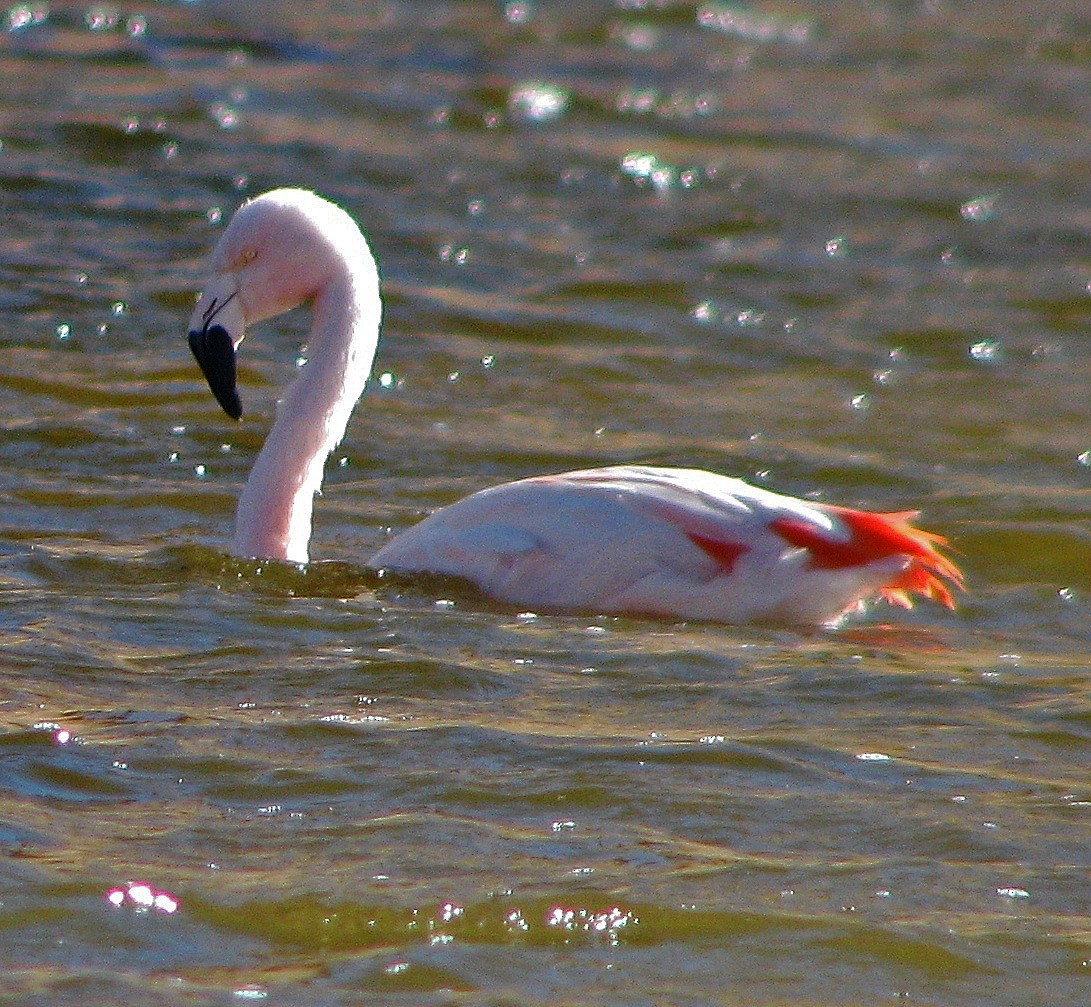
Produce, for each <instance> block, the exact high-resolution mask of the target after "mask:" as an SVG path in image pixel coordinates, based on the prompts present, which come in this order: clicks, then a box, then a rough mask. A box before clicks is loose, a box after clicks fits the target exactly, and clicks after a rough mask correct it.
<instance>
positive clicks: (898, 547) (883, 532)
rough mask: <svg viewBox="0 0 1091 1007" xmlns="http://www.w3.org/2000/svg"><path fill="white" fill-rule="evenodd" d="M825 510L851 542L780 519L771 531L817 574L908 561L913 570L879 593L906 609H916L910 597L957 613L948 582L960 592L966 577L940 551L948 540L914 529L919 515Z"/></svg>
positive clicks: (798, 522)
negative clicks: (803, 553) (806, 556)
mask: <svg viewBox="0 0 1091 1007" xmlns="http://www.w3.org/2000/svg"><path fill="white" fill-rule="evenodd" d="M823 510H825V511H826V512H827V513H830V514H832V515H833V516H834V517H835V518H837V519H838V520H839V521H840V522H841V523H842V524H843V525H844V526H845V527H846V528H847V529H848V532H849V536H848V538H847V539H844V540H841V539H836V538H830V537H829V533H827V532H824V531H822V530H821V529H819V528H816V527H815V526H814V525H812V524H808V523H807V522H806V521H801V520H798V519H795V518H778V519H777V520H775V521H772V522H770V525H769V526H770V528H771V529H772V530H773V531H775V532H776V533H777V534H778V535H779V536H780V537H781V538H783V539H784V540H785V541H786V542H787V543H788V544H789V545H793V546H796V547H797V548H799V549H806V550H807V551H808V552H809V553H810V555H811V565H812V566H813V567H816V568H819V569H825V570H841V569H845V568H846V567H851V566H866V565H867V564H869V563H875V562H877V561H879V560H883V559H889V558H890V557H892V556H904V557H905V558H906V559H907V560H908V561H909V565H908V566H907V567H906V568H905V569H904V570H902V572H901V573H899V574H898V575H897V576H895V577H894V578H893V579H892V580H891V581H890V583H888V584H885V585H884V586H883V587H882V588H881V589H880V593H881V594H882V596H883V597H884V598H886V600H887V601H889V602H892V603H893V604H895V605H901V606H902V607H903V608H911V607H912V605H913V601H912V598H911V595H912V594H919V595H920V596H921V597H923V598H932V599H933V600H935V601H938V602H940V604H942V605H946V606H947V607H948V608H954V607H955V603H954V599H953V598H952V597H951V592H950V590H949V588H948V586H947V584H945V583H944V579H946V580H947V581H949V582H950V583H951V585H953V586H954V587H957V588H959V589H962V587H963V581H962V571H961V570H959V568H958V567H957V566H955V564H954V563H952V562H951V560H949V559H948V558H947V557H946V556H944V555H943V554H942V553H941V552H940V551H939V548H938V547H940V546H945V545H946V544H947V539H945V538H944V537H943V536H942V535H936V534H935V533H934V532H929V531H924V530H922V529H920V528H916V527H914V526H913V525H912V524H911V523H910V522H911V521H912V520H913V519H914V518H916V517H917V512H916V511H899V512H897V513H889V514H875V513H872V512H870V511H860V510H852V509H851V508H848V507H833V506H824V507H823Z"/></svg>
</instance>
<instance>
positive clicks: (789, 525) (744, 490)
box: [189, 189, 962, 624]
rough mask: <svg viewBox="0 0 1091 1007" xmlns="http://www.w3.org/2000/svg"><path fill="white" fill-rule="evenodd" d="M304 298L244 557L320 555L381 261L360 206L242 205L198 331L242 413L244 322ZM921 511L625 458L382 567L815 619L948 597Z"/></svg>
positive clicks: (693, 614) (431, 536) (656, 605)
mask: <svg viewBox="0 0 1091 1007" xmlns="http://www.w3.org/2000/svg"><path fill="white" fill-rule="evenodd" d="M304 302H306V303H310V304H311V305H312V309H313V321H312V328H311V333H310V336H309V338H308V340H307V346H308V352H309V355H310V356H309V361H308V363H307V364H306V365H305V366H304V367H303V368H302V370H301V372H300V373H299V375H298V376H297V377H296V378H295V380H294V381H293V382H292V383H291V385H290V386H289V387H288V389H287V390H286V392H285V394H284V396H283V398H282V400H281V401H280V402H279V404H278V407H277V417H276V420H275V422H274V424H273V427H272V429H271V431H270V433H269V436H268V437H267V439H266V441H265V444H264V446H263V447H262V450H261V452H260V454H259V455H258V459H257V461H256V462H255V464H254V467H253V469H252V471H251V474H250V478H249V479H248V481H247V485H246V487H245V489H244V490H243V492H242V494H241V496H240V498H239V505H238V511H237V515H236V522H235V538H234V541H233V544H232V551H233V552H235V553H236V554H237V555H240V556H248V557H260V558H267V559H275V560H286V561H289V562H295V563H305V562H307V559H308V555H309V551H308V549H309V542H310V535H311V514H312V509H313V502H314V496H315V494H316V493H317V492H318V491H319V489H320V487H321V484H322V470H323V466H324V463H325V460H326V458H327V456H328V455H329V453H330V452H331V451H332V450H333V448H334V447H335V446H336V445H337V444H338V443H339V442H340V440H341V438H342V437H343V436H344V433H345V428H346V426H347V424H348V420H349V417H350V415H351V413H352V410H353V408H354V406H355V404H356V401H357V400H358V399H359V397H360V395H361V394H362V392H363V390H364V385H365V383H366V381H367V377H368V374H369V373H370V370H371V365H372V362H373V359H374V356H375V351H376V348H377V343H378V337H379V328H380V324H381V318H382V302H381V299H380V294H379V278H378V270H377V267H376V265H375V260H374V257H373V256H372V253H371V250H370V248H369V246H368V243H367V240H366V239H365V238H364V236H363V234H362V233H361V232H360V229H359V227H358V226H357V225H356V223H355V222H354V221H353V220H352V218H351V217H350V216H349V215H348V214H347V213H345V212H344V211H343V210H341V209H340V208H338V207H336V206H334V205H333V204H332V203H329V202H327V201H326V200H324V199H322V198H321V197H319V196H316V195H315V194H314V193H311V192H306V191H304V190H300V189H278V190H274V191H273V192H269V193H266V194H264V195H262V196H258V197H256V198H255V199H253V200H250V201H249V202H248V203H245V204H243V206H242V207H241V208H240V209H239V211H238V212H237V213H236V215H235V216H234V217H233V218H232V221H231V223H230V224H229V226H228V228H227V229H226V231H225V232H224V234H223V236H222V237H221V238H220V241H219V242H218V243H217V245H216V249H215V250H214V252H213V255H212V276H211V277H210V278H209V280H208V282H207V283H206V284H205V287H204V289H203V291H202V294H201V297H200V298H199V300H198V302H197V306H196V308H195V309H194V312H193V316H192V318H191V319H190V327H189V341H190V346H191V347H192V349H193V352H194V355H195V356H196V358H197V360H198V363H199V364H200V366H201V369H202V370H203V371H204V373H205V376H206V377H207V379H208V382H209V385H210V387H211V388H212V391H213V393H214V394H215V396H216V398H217V400H218V401H219V402H220V404H221V406H223V408H224V410H225V411H226V412H227V413H228V415H230V416H232V417H233V418H235V419H238V418H239V417H240V416H241V413H242V403H241V401H240V399H239V396H238V390H237V388H236V369H235V353H236V350H237V348H238V345H239V343H241V342H242V339H243V335H244V333H245V329H246V326H247V325H248V324H251V323H253V322H256V321H260V320H262V319H264V318H269V317H272V316H273V315H276V314H280V313H281V312H284V311H287V310H289V309H290V308H293V307H295V306H296V305H297V304H300V303H304ZM913 517H915V513H912V512H906V513H895V514H876V513H871V512H867V511H858V510H851V509H848V508H841V507H834V506H830V505H824V504H813V503H807V502H805V501H802V500H797V499H793V498H792V497H787V496H781V495H779V494H776V493H771V492H769V491H768V490H764V489H760V488H757V487H754V486H750V485H748V484H746V483H744V482H742V481H740V480H738V479H731V478H728V477H726V476H721V475H715V474H713V473H710V472H702V471H697V470H694V469H672V468H653V467H644V466H615V467H610V468H600V469H588V470H585V471H579V472H568V473H563V474H560V475H546V476H537V477H533V478H530V479H523V480H520V481H518V482H513V483H507V484H505V485H502V486H497V487H494V488H492V489H486V490H482V491H481V492H479V493H475V494H473V495H472V496H469V497H467V498H465V499H464V500H462V501H459V502H458V503H455V504H452V505H451V506H449V507H445V508H443V509H441V510H439V511H437V512H436V513H434V514H432V515H431V516H430V517H428V518H426V519H425V520H424V521H422V522H420V524H418V525H416V526H415V527H412V528H409V529H407V530H405V531H403V532H402V533H401V534H400V535H397V536H396V537H395V538H393V539H392V540H391V541H389V542H388V543H387V544H386V545H385V546H383V547H382V548H381V549H380V550H379V552H378V553H377V554H376V555H375V556H373V557H372V558H371V559H370V560H369V561H368V565H369V566H371V567H373V568H376V569H390V570H395V571H398V572H400V573H414V572H420V573H425V572H427V573H438V574H446V575H452V576H458V577H462V578H465V579H466V580H468V581H470V582H472V583H473V584H475V585H476V586H477V587H478V588H479V589H480V590H481V591H482V592H484V593H485V594H486V595H488V596H490V597H492V598H495V599H497V600H499V601H502V602H508V603H511V604H515V605H520V606H528V607H535V608H540V609H549V610H560V611H593V612H614V613H619V612H633V613H641V614H649V615H659V616H669V617H678V618H693V619H709V620H716V621H722V622H736V623H737V622H749V621H756V620H775V621H781V622H790V623H797V624H821V623H827V622H830V621H832V620H835V619H836V618H838V616H840V615H841V614H842V613H844V612H846V611H848V610H851V609H853V608H855V607H857V606H858V605H859V604H860V603H861V602H862V601H864V600H867V599H870V598H874V597H880V596H881V597H885V598H886V599H887V600H889V601H892V602H894V603H896V604H899V605H904V606H907V607H908V606H909V605H911V604H912V602H911V596H912V595H913V594H919V595H921V596H923V597H928V598H932V599H934V600H936V601H939V602H941V603H942V604H945V605H947V606H948V607H953V602H952V598H951V593H950V590H949V589H948V586H947V585H948V584H949V585H953V586H956V587H961V586H962V578H961V574H960V572H959V570H958V568H957V567H956V566H955V565H954V564H953V563H952V562H951V561H950V560H948V559H947V558H946V557H945V556H944V555H943V554H942V553H941V552H940V551H939V548H937V547H939V546H942V545H943V544H944V540H943V539H942V538H941V537H940V536H938V535H933V534H931V533H929V532H925V531H921V530H920V529H917V528H915V527H914V526H913V525H912V524H911V523H910V522H911V519H912V518H913Z"/></svg>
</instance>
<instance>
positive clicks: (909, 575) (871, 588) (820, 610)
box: [369, 465, 960, 624]
mask: <svg viewBox="0 0 1091 1007" xmlns="http://www.w3.org/2000/svg"><path fill="white" fill-rule="evenodd" d="M908 517H909V515H903V514H873V513H869V512H865V511H852V510H848V509H844V508H835V507H827V506H823V505H821V504H811V503H806V502H804V501H801V500H797V499H794V498H792V497H788V496H782V495H780V494H777V493H771V492H769V491H768V490H763V489H760V488H757V487H754V486H750V485H748V484H747V483H745V482H742V481H741V480H739V479H731V478H728V477H726V476H721V475H716V474H714V473H711V472H702V471H698V470H695V469H675V468H652V467H646V466H635V465H624V466H614V467H610V468H601V469H587V470H583V471H578V472H566V473H562V474H559V475H547V476H537V477H534V478H530V479H522V480H520V481H518V482H513V483H506V484H504V485H501V486H496V487H493V488H491V489H485V490H481V491H480V492H478V493H475V494H473V495H472V496H469V497H466V498H465V499H463V500H460V501H459V502H457V503H454V504H452V505H450V506H448V507H444V508H442V509H440V510H439V511H436V512H435V513H434V514H432V515H431V516H430V517H427V518H425V519H424V520H423V521H422V522H420V523H419V524H417V525H415V526H413V527H411V528H409V529H407V530H406V531H404V532H402V533H401V534H400V535H398V536H396V537H395V538H394V539H393V540H392V541H390V542H389V543H387V544H386V545H385V546H384V547H383V548H382V549H380V550H379V552H378V553H377V554H376V555H375V556H374V557H372V559H371V560H370V561H369V565H370V566H372V567H378V568H386V569H391V570H395V571H425V570H427V571H431V572H433V573H442V574H450V575H453V576H459V577H463V578H465V579H467V580H469V581H471V582H473V583H474V584H475V585H476V586H477V587H478V588H479V589H480V590H481V591H482V592H483V593H484V594H486V595H488V596H489V597H492V598H495V599H497V600H499V601H503V602H508V603H510V604H514V605H519V606H527V607H531V608H537V609H543V610H561V611H570V610H582V611H594V612H636V613H643V614H649V615H659V616H669V617H678V618H687V619H708V620H715V621H720V622H733V623H741V622H752V621H776V622H789V623H803V624H821V623H826V622H830V621H832V620H834V619H836V618H837V617H838V616H840V615H841V614H842V613H843V612H845V611H847V610H849V609H852V608H854V607H856V605H857V604H858V602H859V601H860V600H861V599H864V598H869V597H875V596H879V595H883V596H885V597H886V598H887V599H888V600H890V601H893V602H895V603H897V604H902V605H906V604H908V602H909V599H908V594H907V592H908V591H910V590H913V591H917V592H918V593H921V594H923V595H925V596H928V597H933V598H935V599H937V600H938V601H940V602H942V603H944V604H947V605H951V604H952V601H951V595H950V592H949V591H948V590H947V589H946V587H945V586H944V584H943V580H942V578H944V577H946V578H948V579H950V580H952V581H953V582H954V583H959V582H960V578H959V575H958V571H957V569H956V568H955V567H954V566H953V565H952V564H951V563H950V562H949V561H947V560H946V559H945V558H944V557H943V556H942V555H940V554H939V553H938V552H937V550H936V549H935V544H936V543H937V539H936V538H935V537H934V536H931V535H929V534H928V533H926V532H921V531H920V530H918V529H915V528H913V527H912V526H911V525H909V524H908V520H907V519H908Z"/></svg>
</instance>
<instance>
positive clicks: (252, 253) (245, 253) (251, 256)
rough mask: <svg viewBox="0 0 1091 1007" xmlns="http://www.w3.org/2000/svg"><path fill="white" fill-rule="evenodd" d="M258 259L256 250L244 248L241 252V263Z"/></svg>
mask: <svg viewBox="0 0 1091 1007" xmlns="http://www.w3.org/2000/svg"><path fill="white" fill-rule="evenodd" d="M257 257H258V250H257V249H256V248H244V249H243V250H242V261H243V262H253V261H254V260H255V259H256V258H257Z"/></svg>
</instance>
